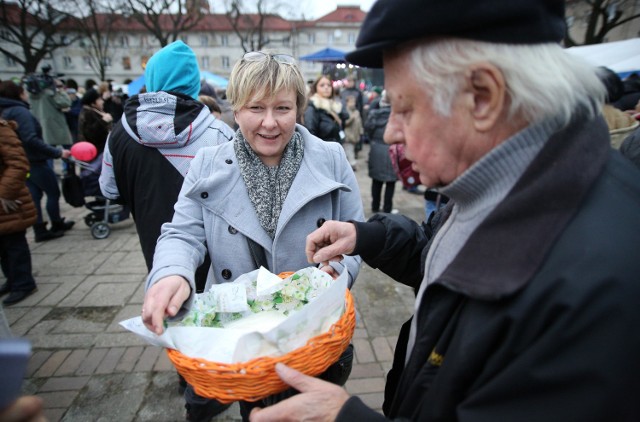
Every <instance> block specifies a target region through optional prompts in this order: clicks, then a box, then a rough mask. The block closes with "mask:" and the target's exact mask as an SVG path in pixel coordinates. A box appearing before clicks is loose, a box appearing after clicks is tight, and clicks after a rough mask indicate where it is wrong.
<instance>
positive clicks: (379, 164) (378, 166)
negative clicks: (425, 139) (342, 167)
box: [364, 107, 398, 182]
mask: <svg viewBox="0 0 640 422" xmlns="http://www.w3.org/2000/svg"><path fill="white" fill-rule="evenodd" d="M390 113H391V107H381V108H377V109H375V110H370V111H369V115H368V117H367V121H366V122H365V124H364V133H365V134H366V135H367V137H368V138H369V144H370V145H371V148H370V149H369V177H370V178H372V179H374V180H378V181H380V182H394V181H396V180H398V177H397V176H396V173H395V171H394V170H393V165H392V164H391V157H389V145H387V144H385V143H384V130H385V128H386V127H387V122H388V121H389V114H390Z"/></svg>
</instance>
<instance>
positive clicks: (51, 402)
mask: <svg viewBox="0 0 640 422" xmlns="http://www.w3.org/2000/svg"><path fill="white" fill-rule="evenodd" d="M367 151H368V148H367V146H365V149H364V150H363V151H362V152H361V153H360V158H359V160H358V162H359V169H358V170H357V172H356V175H357V177H358V182H359V184H360V189H361V194H362V199H363V203H364V206H365V212H366V214H367V216H368V215H370V212H369V211H370V198H371V194H370V186H371V183H370V179H369V177H368V175H367V164H366V154H367ZM61 202H62V201H61ZM394 208H397V209H398V210H399V211H400V212H401V213H403V214H406V215H408V216H410V217H411V218H414V219H415V220H418V221H422V219H423V213H424V211H423V210H424V200H423V198H422V196H421V195H415V194H410V193H408V192H406V191H403V190H402V189H401V185H400V183H399V182H398V183H396V194H395V197H394ZM87 213H88V210H86V209H84V208H75V209H74V208H70V207H69V206H67V205H66V204H65V205H62V214H63V215H64V216H65V217H67V218H70V219H73V220H75V221H76V225H75V226H74V227H73V229H72V230H70V231H69V232H67V234H66V235H65V236H64V237H62V238H59V239H55V240H51V241H48V242H43V243H35V242H33V233H32V231H31V230H29V231H28V235H27V236H28V239H29V245H30V247H31V254H32V259H33V272H34V276H35V278H36V281H37V283H38V292H37V293H35V294H34V295H32V296H30V297H29V298H28V299H26V300H24V301H23V302H21V303H19V304H17V305H14V306H11V307H5V313H6V315H7V318H8V320H9V323H10V325H11V329H12V331H13V333H14V334H15V335H17V336H24V337H26V338H28V339H29V340H30V341H31V343H32V348H33V354H32V357H31V359H30V361H29V365H28V370H27V374H26V379H25V382H24V392H25V394H37V395H38V396H40V397H42V398H43V399H44V403H45V414H46V416H47V417H48V419H49V420H50V421H52V422H57V421H83V422H84V421H119V422H123V421H183V420H184V401H183V399H182V397H181V396H180V395H179V394H178V391H177V385H178V384H177V376H176V371H175V369H174V368H173V366H172V364H171V363H170V361H169V360H168V358H167V356H166V353H165V352H164V351H163V350H161V349H160V348H157V347H153V346H149V345H147V344H146V343H144V342H143V341H142V340H140V339H138V338H137V337H136V336H135V335H133V334H131V333H129V332H127V331H125V330H124V329H122V328H121V327H120V326H119V325H118V322H119V321H122V320H124V319H127V318H130V317H133V316H137V315H139V314H140V309H141V303H142V299H143V294H144V286H143V281H144V279H145V275H146V267H145V264H144V260H143V257H142V253H141V252H140V247H139V243H138V238H137V235H136V231H135V226H134V224H133V221H132V219H128V220H126V221H123V222H119V223H116V224H112V225H111V228H112V231H111V235H110V236H109V237H108V238H106V239H102V240H96V239H94V238H93V237H92V236H91V234H90V231H89V228H88V227H87V226H86V225H85V223H84V222H83V216H84V215H86V214H87ZM0 282H4V280H3V279H2V280H0ZM352 291H353V293H354V297H355V301H356V309H357V315H358V317H357V326H356V331H355V335H354V339H353V343H354V345H355V350H356V353H355V361H354V366H353V371H352V373H351V376H350V378H349V381H348V382H347V384H346V389H347V391H348V392H349V393H351V394H357V395H359V396H360V397H361V398H362V399H363V400H364V401H365V403H367V404H368V405H369V406H371V407H372V408H374V409H378V410H380V408H381V407H382V400H383V390H384V378H385V374H386V372H387V371H388V370H389V369H390V366H391V361H392V355H393V349H394V347H395V342H396V336H397V333H398V331H399V328H400V326H401V324H402V323H403V322H404V321H405V320H406V319H407V318H408V317H409V316H410V314H411V309H412V307H413V300H414V296H413V292H412V290H411V289H409V288H407V287H405V286H403V285H400V284H398V283H395V282H393V281H392V280H390V279H389V278H388V277H386V276H385V275H383V274H382V273H380V272H379V271H377V270H373V269H371V268H370V267H368V266H367V265H363V268H362V271H361V272H360V276H359V277H358V280H357V281H356V284H355V286H354V288H353V290H352ZM239 415H240V413H239V408H238V406H237V404H234V405H233V406H232V407H231V408H230V409H229V410H227V411H226V412H224V413H223V414H221V415H220V416H218V417H217V418H215V419H214V420H216V421H237V420H240V416H239Z"/></svg>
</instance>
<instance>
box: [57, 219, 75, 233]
mask: <svg viewBox="0 0 640 422" xmlns="http://www.w3.org/2000/svg"><path fill="white" fill-rule="evenodd" d="M74 224H76V222H75V221H64V218H63V219H62V220H59V221H52V222H51V231H52V232H66V231H67V230H70V229H71V227H73V225H74Z"/></svg>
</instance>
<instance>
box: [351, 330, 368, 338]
mask: <svg viewBox="0 0 640 422" xmlns="http://www.w3.org/2000/svg"><path fill="white" fill-rule="evenodd" d="M368 337H369V334H368V333H367V330H366V329H364V328H356V329H355V330H354V331H353V338H368Z"/></svg>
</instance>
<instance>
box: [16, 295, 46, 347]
mask: <svg viewBox="0 0 640 422" xmlns="http://www.w3.org/2000/svg"><path fill="white" fill-rule="evenodd" d="M18 305H19V304H18ZM50 310H51V308H48V307H44V308H41V307H37V306H36V307H33V308H31V309H30V310H29V312H26V313H25V314H24V315H23V316H22V318H20V319H18V320H17V321H16V322H14V323H13V324H11V332H12V333H13V335H14V336H16V337H22V336H24V335H26V334H27V333H28V331H29V330H30V329H32V328H33V327H34V326H35V325H36V324H37V323H39V322H40V320H41V319H42V318H44V316H45V315H47V314H48V313H49V311H50ZM27 337H28V338H29V340H31V341H32V344H31V346H32V347H38V346H35V345H34V344H33V342H34V341H35V338H31V337H29V336H27Z"/></svg>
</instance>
